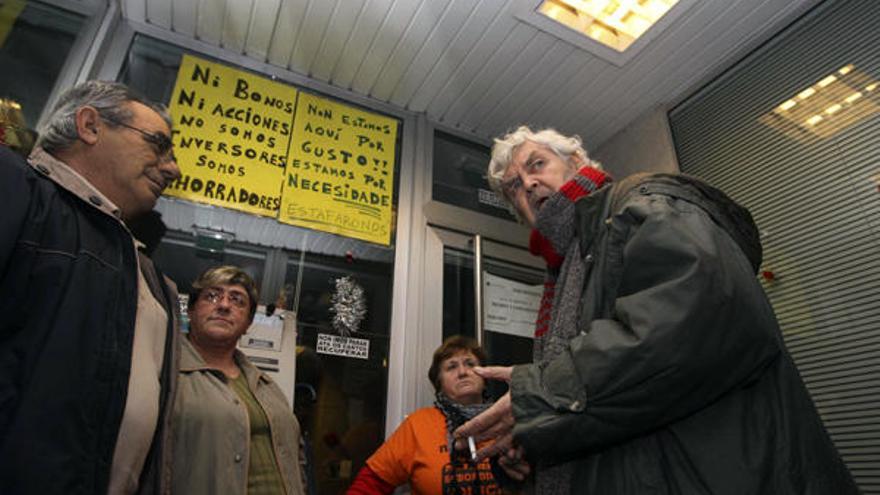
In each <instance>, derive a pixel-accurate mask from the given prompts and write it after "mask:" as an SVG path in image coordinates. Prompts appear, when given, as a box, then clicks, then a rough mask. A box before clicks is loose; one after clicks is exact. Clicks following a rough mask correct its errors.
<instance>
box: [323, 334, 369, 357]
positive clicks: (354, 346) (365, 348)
mask: <svg viewBox="0 0 880 495" xmlns="http://www.w3.org/2000/svg"><path fill="white" fill-rule="evenodd" d="M317 347H318V348H317V349H315V350H316V351H317V352H318V354H332V355H334V356H345V357H353V358H358V359H370V341H369V340H367V339H356V338H354V337H341V336H339V335H330V334H327V333H319V334H318V346H317Z"/></svg>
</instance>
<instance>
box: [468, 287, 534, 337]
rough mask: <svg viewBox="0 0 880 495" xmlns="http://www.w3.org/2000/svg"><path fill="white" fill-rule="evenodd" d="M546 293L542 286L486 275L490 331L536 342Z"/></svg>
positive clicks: (488, 325)
mask: <svg viewBox="0 0 880 495" xmlns="http://www.w3.org/2000/svg"><path fill="white" fill-rule="evenodd" d="M543 293H544V288H543V286H542V285H529V284H524V283H522V282H517V281H516V280H510V279H508V278H504V277H499V276H497V275H492V274H491V273H486V274H483V307H484V308H486V322H485V328H486V330H489V331H492V332H500V333H506V334H510V335H518V336H520V337H529V338H533V337H534V336H535V321H536V320H537V319H538V307H539V306H540V305H541V296H542V295H543Z"/></svg>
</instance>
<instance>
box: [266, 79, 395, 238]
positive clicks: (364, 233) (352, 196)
mask: <svg viewBox="0 0 880 495" xmlns="http://www.w3.org/2000/svg"><path fill="white" fill-rule="evenodd" d="M396 144H397V121H396V120H395V119H393V118H390V117H385V116H381V115H378V114H375V113H371V112H367V111H364V110H361V109H358V108H355V107H352V106H349V105H344V104H341V103H337V102H334V101H332V100H328V99H326V98H321V97H319V96H315V95H310V94H306V93H300V95H299V102H298V103H297V108H296V118H295V119H294V125H293V137H292V141H291V146H290V154H289V156H288V160H287V170H286V173H285V178H284V181H283V186H282V194H281V210H280V213H279V216H278V219H279V221H281V222H285V223H289V224H292V225H298V226H301V227H307V228H311V229H316V230H321V231H324V232H331V233H336V234H340V235H345V236H348V237H353V238H356V239H363V240H366V241H370V242H375V243H378V244H384V245H388V244H390V242H391V227H392V222H393V210H392V203H393V199H394V190H393V189H394V165H395V163H394V160H395V152H396Z"/></svg>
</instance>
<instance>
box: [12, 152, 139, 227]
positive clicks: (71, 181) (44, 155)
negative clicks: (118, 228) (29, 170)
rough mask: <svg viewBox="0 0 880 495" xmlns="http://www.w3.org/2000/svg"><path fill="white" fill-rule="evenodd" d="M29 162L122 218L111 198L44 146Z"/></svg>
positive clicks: (47, 175) (72, 191)
mask: <svg viewBox="0 0 880 495" xmlns="http://www.w3.org/2000/svg"><path fill="white" fill-rule="evenodd" d="M28 163H29V164H30V166H31V167H33V168H34V169H35V170H36V171H37V172H39V173H40V174H42V175H44V176H45V177H48V178H49V180H51V181H53V182H55V183H56V184H58V185H59V186H61V187H62V188H64V189H65V190H67V191H70V192H71V193H73V194H74V195H75V196H76V197H78V198H80V199H82V200H83V201H85V202H86V203H88V204H90V205H92V206H93V207H94V208H96V209H98V210H100V211H102V212H104V213H106V214H108V215H111V216H113V217H115V218H117V219H119V220H122V212H121V211H120V210H119V207H117V206H116V205H115V204H114V203H113V202H112V201H110V198H108V197H107V196H105V195H104V194H103V193H101V191H99V190H98V188H96V187H95V186H93V185H92V183H91V182H89V181H88V180H86V178H85V177H83V176H82V175H80V174H79V173H78V172H77V171H76V170H74V169H72V168H70V166H69V165H67V164H66V163H64V162H62V161H61V160H59V159H57V158H55V157H54V156H52V155H51V154H49V152H47V151H46V150H44V149H43V148H40V147H37V148H34V150H33V151H32V152H31V154H30V156H29V157H28Z"/></svg>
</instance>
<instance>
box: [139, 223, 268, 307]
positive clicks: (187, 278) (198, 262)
mask: <svg viewBox="0 0 880 495" xmlns="http://www.w3.org/2000/svg"><path fill="white" fill-rule="evenodd" d="M151 257H152V259H153V261H154V262H155V264H156V266H157V267H158V268H159V269H160V270H162V272H163V273H165V275H167V276H168V278H170V279H171V280H173V281H174V283H175V284H177V290H178V291H180V293H181V294H183V293H189V292H191V291H192V283H193V281H195V279H196V277H198V276H199V275H201V274H202V272H204V271H205V270H207V269H208V268H211V267H214V266H220V265H235V266H237V267H239V268H241V269H242V270H244V271H245V272H247V274H248V275H250V276H251V277H253V279H254V281H255V282H256V283H257V288H259V287H260V286H261V284H262V282H263V268H264V266H265V264H266V252H265V248H258V247H256V246H249V245H245V244H238V243H233V244H231V245H229V246H227V247H226V249H225V250H224V251H223V252H222V253H209V252H206V251H204V250H200V249H198V248H197V247H196V245H195V238H194V237H193V235H192V234H189V233H186V232H169V233H167V234H166V235H165V238H164V239H162V242H161V243H159V246H158V247H157V248H156V251H155V252H154V253H153V255H152V256H151ZM266 299H267V298H266V296H265V295H262V294H261V295H260V302H261V303H263V304H265V303H267V302H271V301H266Z"/></svg>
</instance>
